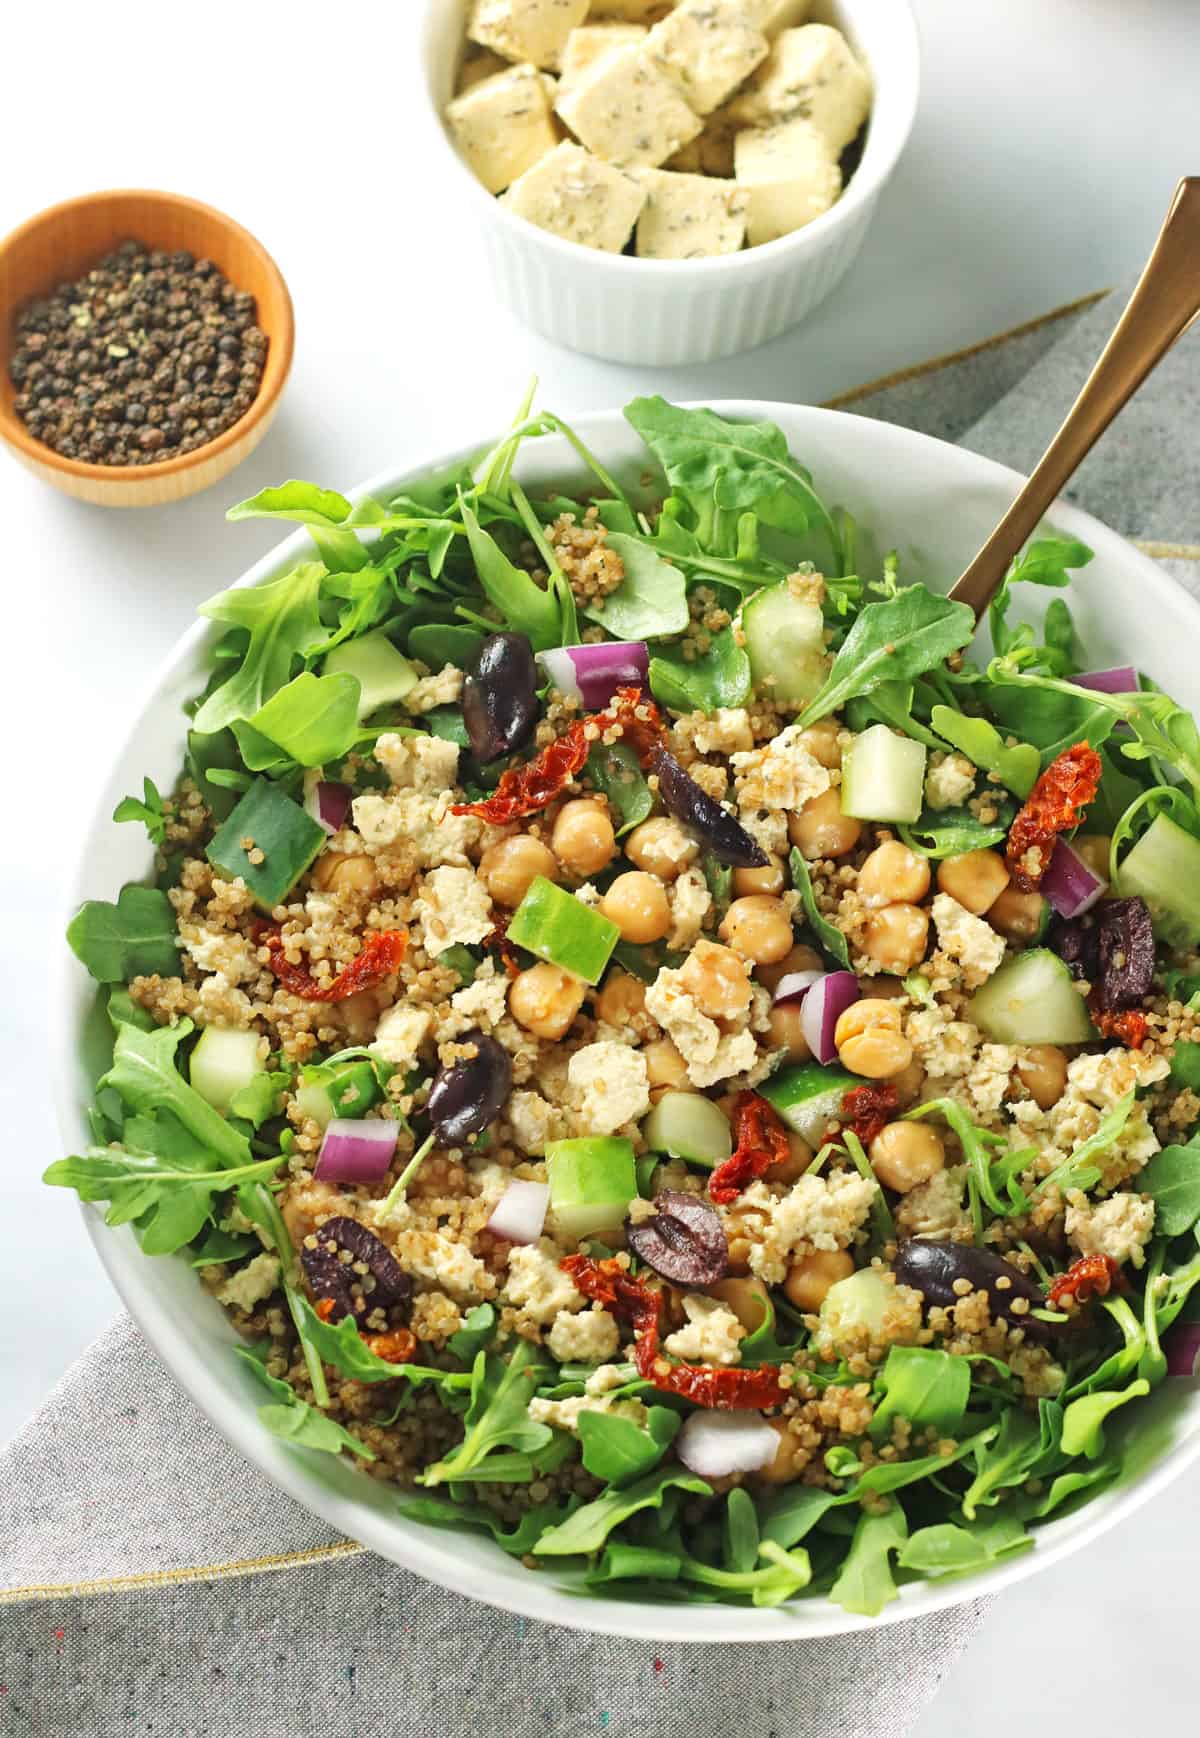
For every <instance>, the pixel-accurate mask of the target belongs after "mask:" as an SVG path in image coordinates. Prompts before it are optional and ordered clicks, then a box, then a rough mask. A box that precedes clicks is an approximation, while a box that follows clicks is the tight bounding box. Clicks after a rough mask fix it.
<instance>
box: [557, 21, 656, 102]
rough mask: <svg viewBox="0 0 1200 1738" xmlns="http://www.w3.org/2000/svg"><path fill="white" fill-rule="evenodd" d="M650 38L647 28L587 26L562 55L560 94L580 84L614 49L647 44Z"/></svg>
mask: <svg viewBox="0 0 1200 1738" xmlns="http://www.w3.org/2000/svg"><path fill="white" fill-rule="evenodd" d="M646 35H647V31H646V26H645V25H644V24H620V23H614V24H585V25H583V26H582V27H581V28H580V29H579V30H573V31H572V32H571V34H570V36H568V38H567V46H566V47H565V48H564V49H563V52H562V76H561V78H560V80H559V88H560V90H566V88H567V86H568V85H572V84H577V83H578V81H579V80H580V79H581V78H583V77H584V75H585V74H586V73H588V72H590V71H591V69H592V68H593V67H594V66H596V65H597V64H598V63H599V62H600V61H601V60H602V59H603V58H604V56H605V55H606V54H611V53H612V51H613V49H614V48H628V47H630V45H631V44H633V43H638V42H644V41H645V39H646Z"/></svg>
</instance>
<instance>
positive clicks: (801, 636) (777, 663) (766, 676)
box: [742, 585, 829, 706]
mask: <svg viewBox="0 0 1200 1738" xmlns="http://www.w3.org/2000/svg"><path fill="white" fill-rule="evenodd" d="M742 632H743V634H744V635H745V636H746V651H747V653H748V654H749V657H750V674H751V675H752V676H753V678H754V681H755V683H756V684H758V683H760V682H761V683H766V684H767V685H768V688H769V692H770V694H771V695H772V697H773V698H774V699H776V700H784V701H787V702H788V704H789V705H793V706H801V705H803V704H804V703H805V701H808V700H811V699H812V697H813V695H814V694H815V693H816V692H817V690H818V688H819V687H820V686H821V684H822V682H824V680H825V678H826V676H827V675H828V674H829V658H828V655H827V654H826V651H825V618H824V616H822V614H821V611H820V608H819V607H818V605H816V604H815V603H807V602H805V600H804V599H803V598H799V597H793V596H792V593H791V592H790V591H789V590H788V588H787V586H786V585H776V586H771V587H770V588H769V589H768V590H766V591H760V592H757V593H756V594H755V595H754V596H753V597H752V598H751V599H750V602H749V603H748V604H745V605H743V608H742Z"/></svg>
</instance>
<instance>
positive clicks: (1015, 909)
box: [987, 882, 1046, 941]
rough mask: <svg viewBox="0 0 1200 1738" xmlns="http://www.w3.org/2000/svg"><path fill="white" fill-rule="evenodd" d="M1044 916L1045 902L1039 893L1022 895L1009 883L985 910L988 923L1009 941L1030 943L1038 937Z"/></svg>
mask: <svg viewBox="0 0 1200 1738" xmlns="http://www.w3.org/2000/svg"><path fill="white" fill-rule="evenodd" d="M1045 915H1046V901H1045V900H1044V899H1043V898H1042V896H1041V894H1040V893H1022V892H1021V890H1020V888H1019V887H1014V886H1013V885H1012V883H1011V882H1010V883H1009V885H1008V886H1007V887H1006V888H1005V889H1004V892H1003V893H1002V894H1001V895H1000V897H999V898H998V899H994V900H993V901H992V903H991V905H989V906H988V908H987V920H988V922H989V923H990V924H991V926H992V928H993V929H998V930H999V931H1000V934H1001V935H1003V936H1007V937H1008V939H1009V941H1032V940H1033V938H1034V936H1035V935H1040V933H1041V929H1042V924H1043V923H1044V921H1045Z"/></svg>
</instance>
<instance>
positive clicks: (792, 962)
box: [754, 942, 825, 990]
mask: <svg viewBox="0 0 1200 1738" xmlns="http://www.w3.org/2000/svg"><path fill="white" fill-rule="evenodd" d="M824 970H825V962H824V960H823V959H822V958H821V956H820V954H819V953H818V952H817V950H816V949H815V948H811V947H806V946H805V945H804V943H803V942H797V943H796V946H795V947H793V948H789V950H788V951H787V953H786V954H784V956H783V958H782V959H781V960H776V961H775V963H774V965H769V966H756V967H755V969H754V976H755V977H756V978H757V980H758V982H759V983H760V984H762V985H763V987H764V989H768V990H773V989H775V988H776V987H777V986H778V984H779V983H780V981H781V980H782V979H783V978H786V977H787V975H788V973H789V972H823V971H824Z"/></svg>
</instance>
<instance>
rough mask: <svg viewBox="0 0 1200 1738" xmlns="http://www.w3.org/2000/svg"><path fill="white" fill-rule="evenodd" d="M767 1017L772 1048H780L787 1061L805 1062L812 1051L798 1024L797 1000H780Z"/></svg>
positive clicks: (798, 1010)
mask: <svg viewBox="0 0 1200 1738" xmlns="http://www.w3.org/2000/svg"><path fill="white" fill-rule="evenodd" d="M768 1019H769V1022H770V1025H769V1031H768V1036H769V1038H770V1040H771V1048H772V1050H782V1051H783V1053H784V1055H785V1056H786V1057H787V1059H788V1061H789V1062H807V1061H808V1059H809V1057H810V1056H811V1055H812V1051H811V1050H810V1049H809V1047H808V1039H807V1038H806V1037H805V1036H804V1032H803V1029H802V1027H801V1025H800V1004H799V1002H780V1003H779V1005H778V1007H775V1008H772V1009H771V1012H770V1015H769V1016H768Z"/></svg>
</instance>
